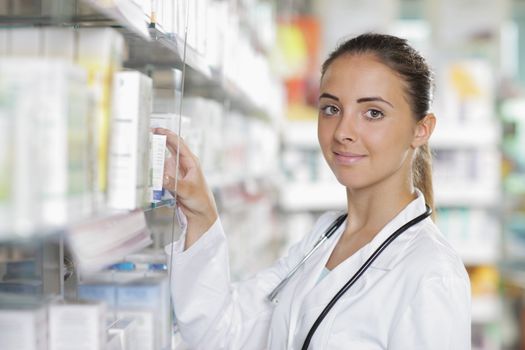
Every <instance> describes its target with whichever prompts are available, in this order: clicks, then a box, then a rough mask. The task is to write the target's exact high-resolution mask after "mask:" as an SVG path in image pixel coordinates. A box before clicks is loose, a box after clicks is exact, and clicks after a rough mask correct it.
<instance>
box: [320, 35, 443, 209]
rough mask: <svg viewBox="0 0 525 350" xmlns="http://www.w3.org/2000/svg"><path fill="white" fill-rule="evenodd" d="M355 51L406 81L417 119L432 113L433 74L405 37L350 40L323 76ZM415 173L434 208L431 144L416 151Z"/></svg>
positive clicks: (330, 59) (328, 61)
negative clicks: (387, 68) (337, 60)
mask: <svg viewBox="0 0 525 350" xmlns="http://www.w3.org/2000/svg"><path fill="white" fill-rule="evenodd" d="M352 54H373V55H375V56H376V57H377V58H378V59H379V60H380V61H381V62H382V63H383V64H385V65H386V66H388V67H389V68H390V69H392V70H394V71H395V72H397V73H398V74H399V75H400V76H401V77H402V78H403V79H404V80H405V83H406V84H405V85H406V89H405V93H406V95H407V97H408V101H409V103H410V108H411V110H412V114H413V115H414V118H415V119H416V120H417V121H420V120H422V119H423V118H424V117H425V116H426V115H427V114H428V113H429V110H430V105H431V104H432V93H433V80H434V79H433V73H432V71H431V70H430V68H429V66H428V64H427V62H426V61H425V59H424V58H423V57H422V56H421V55H420V54H419V52H417V51H416V50H415V49H414V48H412V47H411V46H410V45H408V43H407V41H406V40H405V39H401V38H398V37H395V36H392V35H385V34H374V33H367V34H362V35H359V36H357V37H355V38H352V39H350V40H347V41H345V42H343V43H342V44H340V45H339V46H338V47H337V49H336V50H335V51H333V52H332V53H331V54H330V55H329V56H328V58H327V59H326V61H325V62H324V63H323V66H322V71H321V73H322V75H324V74H325V72H326V70H327V69H328V67H329V66H330V64H332V62H333V61H334V60H335V59H336V58H338V57H340V56H342V55H352ZM412 173H413V182H414V186H415V187H417V188H419V189H420V190H421V192H423V195H424V196H425V200H426V202H427V205H428V206H429V207H431V208H432V209H434V191H433V188H432V155H431V153H430V148H429V146H428V144H425V145H423V146H421V147H419V148H418V149H417V150H416V156H415V159H414V161H413V163H412Z"/></svg>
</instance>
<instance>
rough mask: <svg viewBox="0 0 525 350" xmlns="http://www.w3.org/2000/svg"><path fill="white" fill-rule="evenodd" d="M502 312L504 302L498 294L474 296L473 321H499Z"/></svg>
mask: <svg viewBox="0 0 525 350" xmlns="http://www.w3.org/2000/svg"><path fill="white" fill-rule="evenodd" d="M502 312H503V310H502V303H501V300H500V298H499V297H498V296H496V295H494V296H474V297H472V323H496V322H499V321H500V320H501V317H502Z"/></svg>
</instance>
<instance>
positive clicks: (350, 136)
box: [334, 115, 357, 143]
mask: <svg viewBox="0 0 525 350" xmlns="http://www.w3.org/2000/svg"><path fill="white" fill-rule="evenodd" d="M334 138H335V139H336V140H337V141H339V142H341V143H346V142H355V141H356V140H357V125H356V120H355V118H354V117H353V116H351V115H343V117H342V118H341V119H340V120H339V123H338V124H337V128H336V129H335V133H334Z"/></svg>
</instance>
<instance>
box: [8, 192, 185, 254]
mask: <svg viewBox="0 0 525 350" xmlns="http://www.w3.org/2000/svg"><path fill="white" fill-rule="evenodd" d="M174 205H175V201H174V199H166V200H162V201H160V202H157V203H149V204H146V205H145V206H144V207H143V208H137V209H134V210H117V209H111V208H104V209H100V210H99V211H97V212H95V213H91V214H90V215H87V216H85V217H77V218H75V219H71V220H69V221H68V222H67V223H65V224H63V225H54V226H41V227H36V228H33V229H28V230H24V231H22V232H13V233H11V232H0V244H2V245H5V244H10V243H13V244H15V243H16V244H18V245H20V244H32V243H38V242H41V241H51V240H57V241H58V239H60V238H61V237H65V236H67V232H68V231H69V230H70V229H71V228H72V227H75V226H77V225H86V224H89V223H94V222H97V221H101V220H107V219H111V218H114V217H115V218H116V217H121V216H125V215H126V214H131V213H134V212H136V211H142V212H148V211H152V210H155V209H158V208H165V207H172V206H174Z"/></svg>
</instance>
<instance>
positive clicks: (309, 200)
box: [279, 182, 346, 211]
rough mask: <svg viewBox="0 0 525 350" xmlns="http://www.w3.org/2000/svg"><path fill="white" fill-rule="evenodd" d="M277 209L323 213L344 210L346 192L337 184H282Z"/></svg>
mask: <svg viewBox="0 0 525 350" xmlns="http://www.w3.org/2000/svg"><path fill="white" fill-rule="evenodd" d="M279 207H280V208H281V209H283V210H289V211H309V210H310V211H323V210H341V209H345V208H346V191H345V188H344V187H343V186H342V185H340V184H338V183H332V182H330V183H319V182H312V183H308V182H305V183H284V184H283V185H282V186H281V189H280V191H279Z"/></svg>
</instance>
